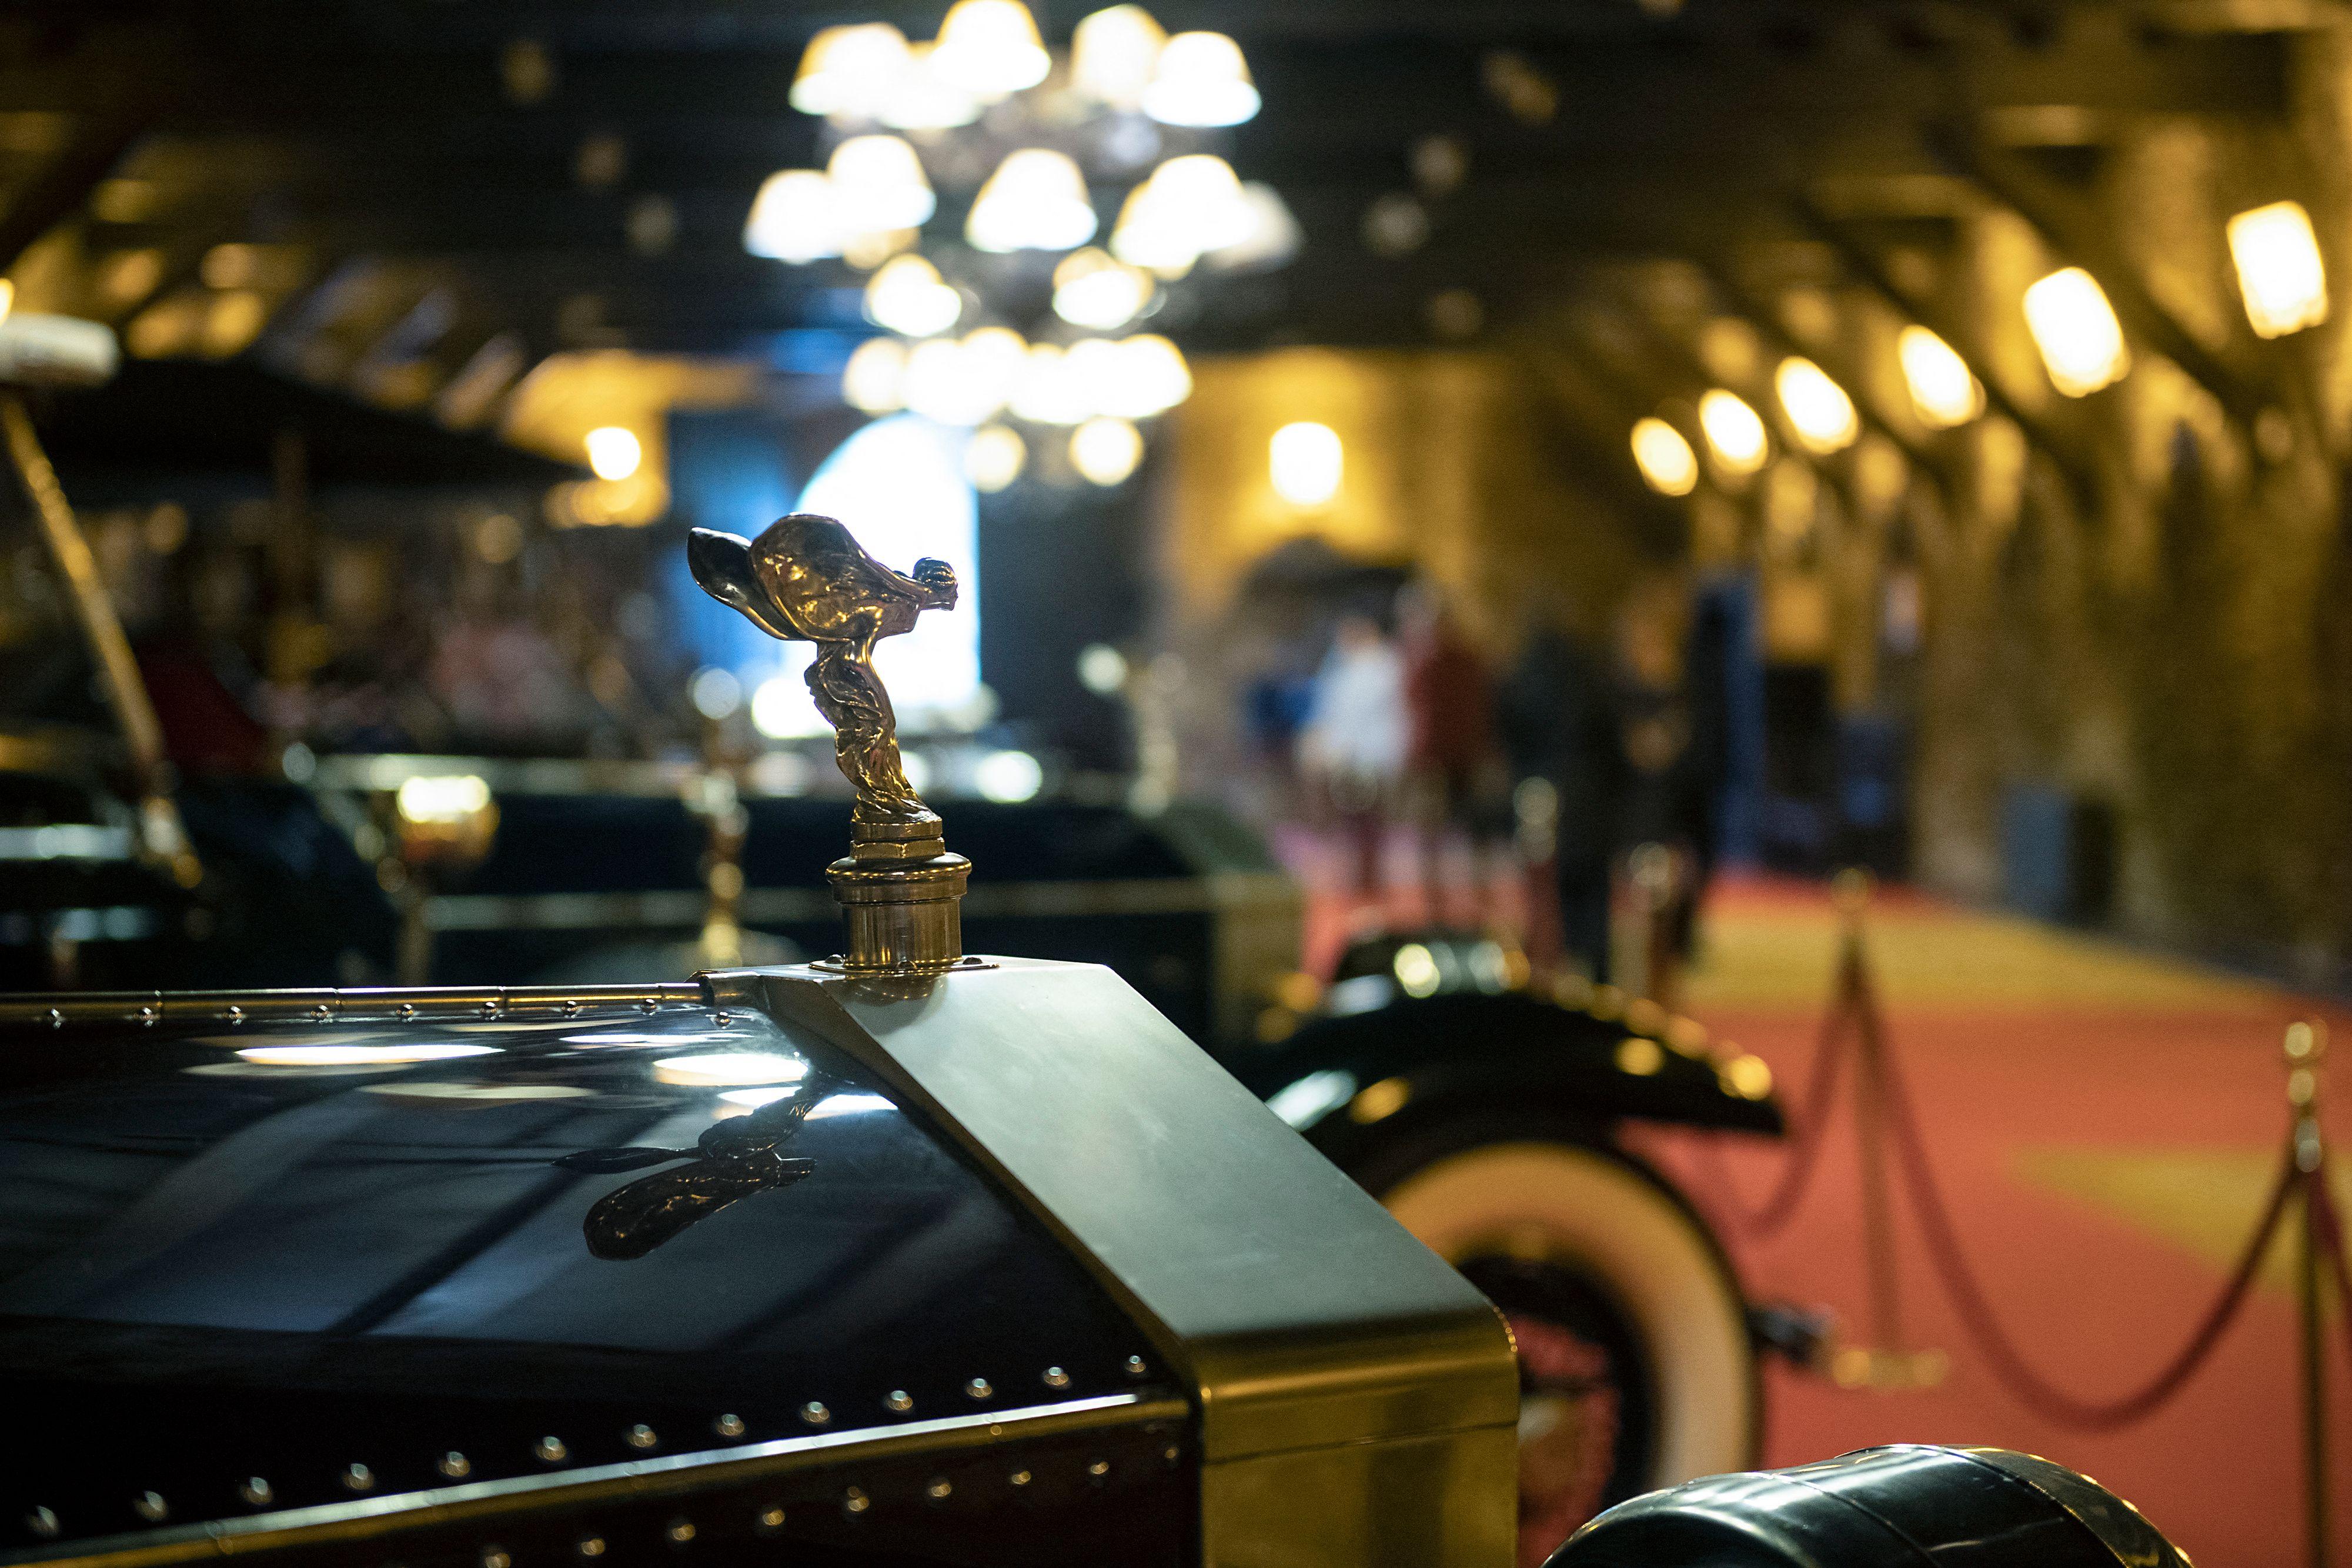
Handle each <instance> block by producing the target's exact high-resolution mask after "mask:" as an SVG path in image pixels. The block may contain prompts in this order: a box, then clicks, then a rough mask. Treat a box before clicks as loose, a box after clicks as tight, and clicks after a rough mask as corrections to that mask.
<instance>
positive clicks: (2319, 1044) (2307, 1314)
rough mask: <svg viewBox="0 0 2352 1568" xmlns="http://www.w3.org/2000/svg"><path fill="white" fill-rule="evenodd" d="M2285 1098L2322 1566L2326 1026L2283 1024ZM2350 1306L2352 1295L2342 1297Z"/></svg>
mask: <svg viewBox="0 0 2352 1568" xmlns="http://www.w3.org/2000/svg"><path fill="white" fill-rule="evenodd" d="M2285 1052H2286V1067H2287V1073H2286V1103H2287V1106H2288V1108H2289V1110H2291V1111H2292V1112H2293V1113H2294V1168H2295V1171H2296V1173H2297V1175H2298V1176H2300V1178H2301V1183H2302V1186H2303V1230H2302V1235H2301V1245H2299V1246H2298V1247H2297V1248H2296V1249H2295V1270H2294V1271H2295V1306H2296V1317H2297V1320H2298V1322H2299V1326H2300V1328H2301V1330H2302V1340H2303V1347H2302V1348H2303V1357H2302V1372H2303V1375H2302V1379H2301V1381H2302V1393H2303V1464H2304V1478H2303V1503H2304V1529H2305V1562H2306V1563H2310V1564H2311V1568H2327V1560H2328V1556H2329V1552H2328V1540H2327V1515H2328V1506H2327V1504H2328V1497H2327V1350H2326V1340H2325V1338H2324V1337H2323V1336H2324V1334H2325V1332H2326V1327H2325V1324H2324V1323H2323V1322H2322V1321H2321V1315H2320V1301H2319V1291H2320V1260H2321V1253H2322V1252H2323V1250H2324V1249H2325V1248H2326V1239H2325V1238H2324V1237H2323V1235H2322V1231H2321V1228H2322V1226H2323V1225H2325V1224H2326V1223H2327V1222H2328V1221H2329V1219H2330V1218H2331V1216H2330V1215H2329V1212H2328V1209H2329V1205H2328V1201H2327V1198H2326V1196H2325V1195H2322V1194H2319V1193H2317V1192H2316V1191H2315V1187H2316V1186H2317V1184H2319V1183H2320V1182H2323V1181H2325V1180H2326V1179H2327V1145H2326V1139H2325V1138H2324V1137H2323V1136H2322V1135H2321V1133H2320V1129H2319V1070H2320V1065H2321V1063H2322V1062H2324V1061H2326V1056H2327V1031H2326V1026H2325V1025H2323V1024H2318V1023H2304V1022H2298V1023H2292V1024H2289V1025H2287V1030H2286V1040H2285ZM2345 1305H2346V1306H2347V1308H2352V1301H2348V1302H2347V1303H2345Z"/></svg>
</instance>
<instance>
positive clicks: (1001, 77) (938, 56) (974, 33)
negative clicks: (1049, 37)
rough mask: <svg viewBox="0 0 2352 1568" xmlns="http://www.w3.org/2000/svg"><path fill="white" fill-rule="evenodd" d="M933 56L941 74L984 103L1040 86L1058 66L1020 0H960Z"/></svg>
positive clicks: (950, 11)
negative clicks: (1046, 74)
mask: <svg viewBox="0 0 2352 1568" xmlns="http://www.w3.org/2000/svg"><path fill="white" fill-rule="evenodd" d="M932 63H933V66H934V68H936V69H937V70H938V71H939V73H940V75H941V76H942V77H944V78H947V79H948V80H949V81H951V82H953V83H955V84H956V85H957V86H958V87H960V88H962V89H964V90H965V91H966V92H969V93H971V95H972V96H973V97H974V98H977V99H980V100H981V101H982V102H983V103H988V102H993V101H994V100H995V99H1001V98H1006V97H1009V96H1011V95H1012V94H1013V93H1016V92H1019V91H1020V90H1021V89H1023V88H1025V87H1035V86H1036V85H1037V84H1038V83H1039V82H1041V81H1044V80H1045V73H1046V72H1047V71H1048V70H1050V69H1052V68H1053V64H1054V59H1053V57H1052V56H1051V55H1048V54H1047V53H1046V52H1045V44H1044V43H1043V42H1041V41H1040V40H1039V39H1038V37H1037V23H1036V19H1035V18H1034V17H1033V16H1030V15H1029V7H1028V6H1026V5H1022V4H1021V0H956V4H954V5H951V6H950V7H949V8H948V15H947V20H945V21H943V22H941V23H940V37H939V43H938V45H937V47H935V48H934V50H933V52H932Z"/></svg>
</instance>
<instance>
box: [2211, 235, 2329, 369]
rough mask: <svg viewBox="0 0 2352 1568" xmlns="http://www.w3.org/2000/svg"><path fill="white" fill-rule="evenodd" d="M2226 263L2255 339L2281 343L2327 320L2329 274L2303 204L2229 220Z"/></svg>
mask: <svg viewBox="0 0 2352 1568" xmlns="http://www.w3.org/2000/svg"><path fill="white" fill-rule="evenodd" d="M2230 259H2231V261H2233V262H2235V263H2236V264H2237V267H2238V292H2239V294H2240V295H2242V297H2243V298H2244V299H2245V301H2246V319H2247V320H2249V321H2251V322H2252V323H2253V325H2254V331H2255V332H2256V334H2258V335H2259V336H2261V337H2264V338H2284V337H2285V336H2286V335H2287V334H2288V333H2290V332H2300V331H2302V330H2303V329H2305V327H2316V326H2318V325H2319V324H2320V323H2321V322H2322V321H2325V320H2326V319H2327V269H2326V267H2324V266H2323V265H2322V264H2321V262H2320V259H2319V236H2318V235H2315V234H2313V233H2312V232H2311V214H2309V213H2306V212H2305V211H2304V210H2303V204H2302V203H2300V202H2273V203H2272V204H2270V205H2269V206H2267V207H2256V208H2254V209H2253V210H2252V211H2251V212H2244V213H2240V214H2238V215H2237V216H2236V217H2234V218H2231V220H2230Z"/></svg>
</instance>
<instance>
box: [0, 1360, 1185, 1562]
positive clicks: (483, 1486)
mask: <svg viewBox="0 0 2352 1568" xmlns="http://www.w3.org/2000/svg"><path fill="white" fill-rule="evenodd" d="M1191 1413H1192V1407H1191V1406H1189V1405H1187V1404H1186V1403H1185V1402H1184V1401H1183V1400H1181V1399H1177V1398H1171V1397H1161V1398H1156V1399H1146V1398H1145V1397H1144V1396H1142V1395H1140V1394H1106V1395H1101V1396H1097V1397H1095V1398H1091V1399H1073V1400H1070V1401H1069V1402H1067V1403H1066V1404H1061V1405H1032V1406H1024V1407H1022V1408H1020V1409H1017V1410H1003V1411H996V1412H987V1411H982V1412H979V1413H976V1414H973V1415H970V1416H942V1417H940V1418H939V1419H936V1420H929V1421H909V1422H908V1423H906V1424H905V1425H904V1426H898V1427H884V1428H881V1429H880V1431H879V1432H878V1433H877V1431H876V1430H875V1429H874V1428H871V1427H869V1428H866V1430H864V1431H855V1432H824V1433H819V1434H816V1435H814V1436H811V1437H783V1438H779V1439H777V1440H776V1441H774V1442H770V1443H753V1444H751V1445H748V1446H746V1447H744V1448H725V1449H717V1450H706V1451H704V1452H701V1453H695V1454H679V1455H675V1456H672V1457H669V1458H658V1459H631V1460H627V1461H625V1462H624V1463H621V1464H617V1465H599V1466H596V1467H594V1468H593V1469H582V1470H572V1471H569V1472H563V1473H559V1474H556V1475H541V1476H515V1477H511V1478H509V1479H504V1480H495V1481H477V1482H473V1483H471V1484H469V1485H467V1486H457V1487H440V1488H436V1489H435V1490H431V1491H422V1492H407V1493H404V1494H401V1495H399V1496H395V1497H386V1498H369V1499H365V1500H359V1501H354V1502H339V1503H327V1504H323V1505H321V1506H320V1507H317V1508H303V1509H289V1510H286V1511H281V1512H278V1513H265V1514H257V1515H255V1516H254V1517H252V1518H250V1519H230V1520H214V1521H208V1522H205V1523H200V1524H187V1525H180V1526H176V1527H174V1528H173V1529H170V1530H161V1531H146V1532H142V1533H140V1534H135V1535H116V1536H108V1537H105V1538H103V1539H100V1540H96V1541H89V1542H74V1543H72V1544H71V1545H69V1546H68V1547H66V1548H64V1549H63V1552H62V1554H58V1549H57V1548H46V1549H36V1550H33V1551H29V1552H8V1553H0V1563H49V1564H55V1565H58V1568H68V1565H69V1568H149V1565H151V1564H158V1563H190V1562H195V1561H199V1560H202V1559H205V1558H212V1557H225V1556H231V1555H242V1554H244V1553H246V1552H262V1551H268V1550H271V1549H273V1548H278V1547H287V1546H300V1545H311V1544H317V1543H321V1542H333V1541H353V1540H365V1539H368V1538H370V1537H373V1536H378V1535H385V1534H390V1533H392V1532H393V1531H403V1530H416V1529H424V1528H428V1527H431V1526H434V1525H443V1524H461V1523H464V1522H467V1521H470V1520H477V1519H488V1518H495V1517H499V1516H502V1515H505V1514H510V1513H519V1512H523V1511H529V1510H532V1509H539V1508H554V1507H577V1506H581V1505H583V1504H593V1503H602V1502H612V1501H618V1500H643V1499H649V1498H659V1497H675V1496H678V1495H681V1494H684V1493H689V1492H696V1491H702V1490H709V1489H711V1488H716V1487H722V1486H729V1485H733V1484H737V1483H740V1482H744V1481H751V1480H758V1479H763V1478H765V1477H769V1476H780V1475H789V1474H793V1473H795V1472H798V1471H802V1470H808V1469H817V1468H819V1467H821V1466H823V1465H824V1464H827V1463H829V1462H832V1461H833V1460H835V1459H837V1458H858V1459H873V1460H877V1461H887V1460H889V1459H892V1458H897V1457H898V1455H900V1454H902V1453H908V1452H919V1453H936V1452H940V1451H941V1450H968V1449H972V1448H989V1447H992V1446H993V1445H995V1444H998V1443H1003V1442H1013V1441H1021V1440H1025V1439H1028V1438H1032V1437H1057V1436H1060V1435H1062V1434H1064V1433H1068V1432H1086V1431H1094V1430H1097V1429H1099V1428H1102V1427H1114V1426H1135V1425H1139V1424H1141V1423H1144V1422H1148V1421H1155V1420H1182V1419H1185V1418H1187V1417H1189V1416H1190V1415H1191Z"/></svg>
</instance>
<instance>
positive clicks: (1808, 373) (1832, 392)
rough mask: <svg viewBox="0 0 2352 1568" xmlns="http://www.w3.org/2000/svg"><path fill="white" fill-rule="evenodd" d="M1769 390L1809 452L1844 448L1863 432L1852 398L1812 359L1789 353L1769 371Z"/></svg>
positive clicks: (1824, 453) (1822, 452) (1832, 450)
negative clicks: (1774, 369)
mask: <svg viewBox="0 0 2352 1568" xmlns="http://www.w3.org/2000/svg"><path fill="white" fill-rule="evenodd" d="M1772 390H1773V391H1774V392H1778V393H1779V394H1780V408H1781V411H1782V412H1783V413H1786V414H1788V416H1789V423H1790V424H1792V425H1794V426H1795V427H1796V431H1797V439H1798V440H1799V441H1801V442H1802V443H1803V444H1804V446H1805V450H1807V451H1808V452H1815V453H1819V454H1821V455H1824V456H1826V455H1829V454H1830V453H1832V452H1843V451H1844V450H1845V449H1846V448H1847V447H1849V446H1851V445H1853V444H1854V439H1855V438H1856V437H1857V436H1859V435H1861V434H1862V421H1861V419H1860V418H1859V416H1857V415H1856V414H1855V413H1854V410H1853V399H1852V398H1850V397H1848V396H1846V392H1845V389H1844V388H1843V387H1842V386H1840V385H1838V384H1837V382H1833V381H1832V380H1831V379H1830V376H1829V372H1828V371H1824V370H1822V368H1821V366H1819V365H1817V364H1815V363H1813V361H1811V360H1808V359H1804V358H1802V357H1801V356H1798V355H1791V356H1790V357H1789V358H1788V359H1785V360H1782V361H1780V369H1779V370H1777V371H1773V372H1772Z"/></svg>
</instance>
